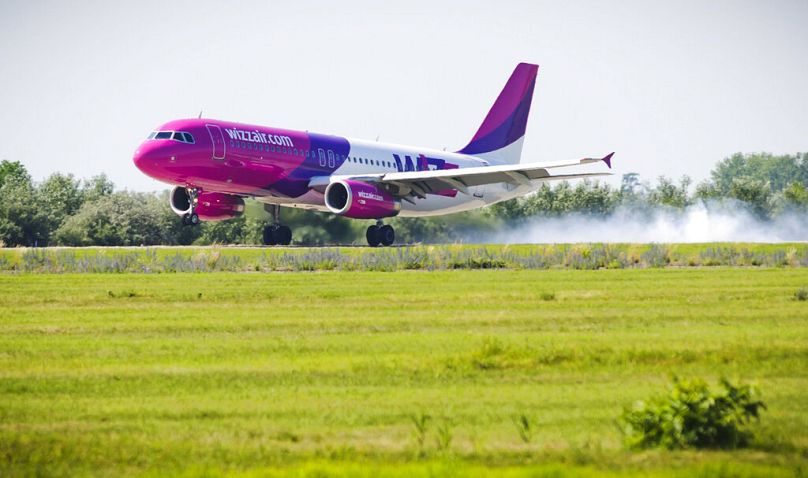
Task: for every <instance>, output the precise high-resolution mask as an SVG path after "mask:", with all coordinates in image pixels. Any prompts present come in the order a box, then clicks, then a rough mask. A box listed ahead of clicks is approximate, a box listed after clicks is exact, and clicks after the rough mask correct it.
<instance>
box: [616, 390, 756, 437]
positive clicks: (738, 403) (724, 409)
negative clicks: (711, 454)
mask: <svg viewBox="0 0 808 478" xmlns="http://www.w3.org/2000/svg"><path fill="white" fill-rule="evenodd" d="M721 387H722V388H723V390H722V391H719V392H716V393H713V392H711V391H710V388H709V387H708V385H707V383H705V382H704V381H703V380H698V379H695V380H679V379H678V378H675V377H674V381H673V384H672V386H671V389H670V392H669V393H668V394H667V395H664V396H658V397H654V398H652V399H651V400H649V401H648V402H647V403H646V402H643V401H639V402H637V403H635V404H634V406H633V407H631V408H626V409H625V410H624V411H623V415H622V416H621V420H620V421H621V425H622V428H623V432H624V433H625V436H626V440H627V443H628V445H629V447H632V448H651V447H657V446H659V447H664V448H667V449H682V448H723V449H732V448H740V447H745V446H747V445H748V444H749V441H750V439H751V437H752V434H751V432H750V431H749V429H748V425H749V422H750V421H751V420H752V419H758V418H759V415H758V414H759V413H760V410H761V409H764V410H765V409H766V405H765V404H764V403H763V402H762V401H761V400H759V399H758V398H757V390H756V389H755V388H754V387H752V386H751V385H739V386H735V385H733V384H731V383H730V382H729V381H727V380H726V379H722V380H721Z"/></svg>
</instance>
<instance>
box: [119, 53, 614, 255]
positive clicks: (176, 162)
mask: <svg viewBox="0 0 808 478" xmlns="http://www.w3.org/2000/svg"><path fill="white" fill-rule="evenodd" d="M538 70H539V66H538V65H534V64H529V63H519V64H518V65H517V66H516V68H515V69H514V71H513V73H512V74H511V76H510V78H509V79H508V82H507V83H506V84H505V87H504V88H503V89H502V92H501V93H500V94H499V96H498V97H497V99H496V101H495V102H494V105H493V106H492V107H491V110H490V111H489V112H488V115H487V116H486V117H485V119H484V120H483V122H482V124H481V125H480V127H479V129H478V130H477V132H476V134H475V135H474V136H473V137H472V138H471V141H470V142H469V143H468V144H467V145H466V146H465V147H464V148H462V149H460V150H458V151H456V152H447V151H439V150H435V149H430V148H424V147H417V146H404V145H398V144H387V143H380V142H377V141H365V140H358V139H350V138H344V137H340V136H332V135H325V134H318V133H312V132H307V131H293V130H287V129H280V128H272V127H265V126H254V125H248V124H241V123H233V122H229V121H219V120H213V119H202V118H201V114H200V118H196V119H181V120H175V121H169V122H168V123H165V124H163V125H162V126H160V127H159V128H157V129H156V130H154V131H153V132H152V133H151V134H149V135H148V138H147V139H146V140H145V141H144V142H143V143H142V144H141V145H140V146H139V147H138V148H137V150H136V151H135V154H134V157H133V161H134V163H135V165H136V166H137V168H138V169H140V170H141V171H142V172H143V173H145V174H146V175H148V176H151V177H152V178H155V179H157V180H159V181H163V182H166V183H168V184H171V185H173V186H174V188H173V189H172V190H171V194H170V196H169V203H170V206H171V209H172V210H173V211H174V212H175V213H176V214H178V215H180V216H181V217H182V221H183V223H184V224H186V225H190V226H195V225H197V224H199V222H200V221H219V220H224V219H230V218H234V217H238V216H241V215H242V214H243V213H244V198H253V199H255V200H257V201H259V202H261V203H264V207H265V209H266V210H267V211H268V212H269V213H270V214H271V215H272V218H273V221H272V224H271V225H268V226H266V227H265V228H264V230H263V242H264V244H266V245H288V244H290V243H291V241H292V231H291V230H290V228H289V227H288V226H285V225H283V224H282V223H281V221H280V208H281V207H297V208H306V209H313V210H317V211H323V212H330V213H333V214H338V215H340V216H344V217H348V218H353V219H363V220H371V221H373V224H371V225H370V226H369V227H368V228H367V232H366V234H365V236H366V239H367V242H368V244H369V245H370V246H373V247H376V246H379V245H384V246H390V245H392V244H393V243H394V242H395V231H394V229H393V228H392V227H391V226H390V225H389V224H384V219H385V218H390V217H394V216H402V217H422V216H435V215H441V214H451V213H455V212H460V211H467V210H470V209H474V208H478V207H482V206H486V205H489V204H494V203H497V202H500V201H504V200H507V199H511V198H515V197H517V196H524V195H526V194H529V193H530V192H533V191H535V190H536V189H538V187H539V186H540V185H541V183H543V182H545V181H551V180H566V179H575V178H589V177H596V176H608V175H609V174H610V173H604V172H572V173H570V172H567V173H564V172H561V173H559V174H552V172H553V170H555V169H557V168H563V167H568V166H580V165H584V164H589V163H598V162H601V161H602V162H603V163H605V164H606V165H607V166H608V167H609V168H610V169H611V167H612V165H611V159H612V155H613V154H614V153H610V154H608V155H606V156H604V157H602V158H583V159H576V160H567V161H555V162H521V155H522V145H523V143H524V138H525V130H526V128H527V118H528V113H529V112H530V104H531V100H532V98H533V89H534V86H535V84H536V76H537V74H538Z"/></svg>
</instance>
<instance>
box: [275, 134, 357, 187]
mask: <svg viewBox="0 0 808 478" xmlns="http://www.w3.org/2000/svg"><path fill="white" fill-rule="evenodd" d="M308 138H309V147H310V150H311V152H312V154H311V155H310V156H309V157H307V158H305V159H304V160H303V162H302V163H301V164H300V166H298V167H297V168H296V169H294V170H293V171H292V172H290V173H289V174H288V175H287V176H286V177H285V178H283V179H281V180H280V181H278V182H277V183H275V184H273V185H271V186H270V187H269V189H270V190H271V191H272V192H273V193H275V194H278V195H281V196H285V197H290V198H296V197H300V196H302V195H303V194H306V193H307V192H309V181H311V179H312V178H313V177H315V176H330V175H332V174H334V172H335V171H336V170H337V169H339V167H340V166H342V164H343V163H344V162H345V160H346V159H347V156H348V153H350V150H351V146H350V143H348V140H347V139H345V138H342V137H340V136H329V135H324V134H317V133H308Z"/></svg>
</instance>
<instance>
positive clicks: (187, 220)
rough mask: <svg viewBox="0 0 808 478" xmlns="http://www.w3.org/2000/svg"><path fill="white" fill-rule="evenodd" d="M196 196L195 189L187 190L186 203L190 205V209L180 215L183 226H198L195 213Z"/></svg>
mask: <svg viewBox="0 0 808 478" xmlns="http://www.w3.org/2000/svg"><path fill="white" fill-rule="evenodd" d="M198 196H199V190H198V189H197V188H188V202H190V203H191V209H189V210H188V212H186V213H185V214H183V215H182V224H183V225H185V226H198V225H199V214H197V213H196V212H195V210H196V202H197V197H198Z"/></svg>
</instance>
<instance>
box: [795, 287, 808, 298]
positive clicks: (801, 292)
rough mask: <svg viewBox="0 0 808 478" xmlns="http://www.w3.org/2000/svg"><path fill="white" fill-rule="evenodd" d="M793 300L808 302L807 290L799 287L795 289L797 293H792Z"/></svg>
mask: <svg viewBox="0 0 808 478" xmlns="http://www.w3.org/2000/svg"><path fill="white" fill-rule="evenodd" d="M794 298H795V299H797V300H799V301H804V300H808V289H806V288H805V287H800V288H799V289H797V292H795V293H794Z"/></svg>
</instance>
